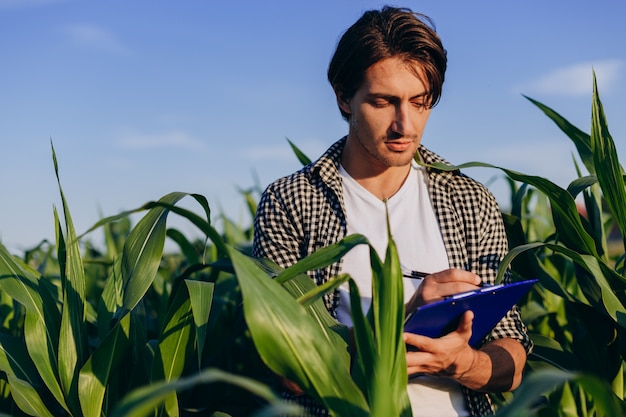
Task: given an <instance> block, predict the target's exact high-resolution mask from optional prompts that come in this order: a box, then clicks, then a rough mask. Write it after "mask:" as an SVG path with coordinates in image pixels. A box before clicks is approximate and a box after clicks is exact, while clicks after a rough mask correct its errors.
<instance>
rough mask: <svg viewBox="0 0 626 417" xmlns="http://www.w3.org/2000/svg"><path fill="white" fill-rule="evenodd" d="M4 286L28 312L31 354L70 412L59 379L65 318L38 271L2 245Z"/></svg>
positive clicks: (0, 271) (0, 277)
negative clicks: (62, 329) (60, 345)
mask: <svg viewBox="0 0 626 417" xmlns="http://www.w3.org/2000/svg"><path fill="white" fill-rule="evenodd" d="M0 284H1V287H2V290H3V291H5V292H6V293H7V294H9V295H10V296H11V297H12V298H14V299H15V300H17V301H18V302H19V303H21V304H22V305H23V306H24V307H25V309H26V318H25V321H24V338H25V341H26V347H27V349H28V354H29V356H30V358H31V359H32V362H33V363H34V364H35V367H36V368H37V371H38V372H39V375H40V376H41V379H42V380H43V381H44V383H45V385H46V387H47V388H48V389H49V390H50V392H51V393H52V395H53V396H54V398H55V399H56V400H57V401H58V402H59V404H61V405H62V406H63V408H65V409H66V411H69V410H68V407H67V404H66V401H65V395H64V394H63V390H62V389H61V386H60V384H59V380H58V379H57V375H58V371H57V363H58V358H57V348H58V343H59V336H58V335H59V330H60V329H59V323H60V322H61V315H60V312H59V310H58V309H57V303H56V300H55V299H54V297H53V296H52V294H51V292H50V291H49V289H48V288H47V287H46V284H45V281H43V280H42V279H40V278H39V277H38V275H37V273H36V272H35V271H33V270H32V269H31V268H29V267H28V266H26V265H24V264H22V263H19V262H18V261H17V260H16V259H15V258H14V257H13V256H11V255H10V254H9V252H8V251H7V249H6V247H4V246H3V245H2V244H0Z"/></svg>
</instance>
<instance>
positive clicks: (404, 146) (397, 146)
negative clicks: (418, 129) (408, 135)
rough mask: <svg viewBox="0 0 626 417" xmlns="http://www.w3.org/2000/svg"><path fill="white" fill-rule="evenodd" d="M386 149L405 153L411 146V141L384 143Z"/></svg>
mask: <svg viewBox="0 0 626 417" xmlns="http://www.w3.org/2000/svg"><path fill="white" fill-rule="evenodd" d="M385 144H386V145H387V148H388V149H390V150H392V151H394V152H406V151H407V150H409V149H411V148H412V146H413V141H410V140H408V141H405V140H392V141H387V142H385Z"/></svg>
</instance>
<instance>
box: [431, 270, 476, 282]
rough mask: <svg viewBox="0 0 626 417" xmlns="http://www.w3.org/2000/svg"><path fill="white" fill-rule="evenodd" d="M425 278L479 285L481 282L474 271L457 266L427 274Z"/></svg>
mask: <svg viewBox="0 0 626 417" xmlns="http://www.w3.org/2000/svg"><path fill="white" fill-rule="evenodd" d="M426 278H427V279H428V278H430V279H432V280H434V281H435V282H437V283H440V284H443V283H449V282H458V283H466V284H471V285H479V284H480V283H481V282H482V280H481V279H480V277H479V276H478V275H476V274H475V273H473V272H470V271H465V270H462V269H457V268H450V269H446V270H444V271H441V272H437V273H434V274H432V275H429V276H427V277H426Z"/></svg>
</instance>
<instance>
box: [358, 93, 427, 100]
mask: <svg viewBox="0 0 626 417" xmlns="http://www.w3.org/2000/svg"><path fill="white" fill-rule="evenodd" d="M428 96H430V91H424V92H423V93H419V94H416V95H414V96H413V97H410V98H409V100H415V99H417V98H424V97H426V98H427V97H428ZM366 97H368V98H384V99H395V98H398V97H397V96H394V95H392V94H384V93H369V94H367V96H366Z"/></svg>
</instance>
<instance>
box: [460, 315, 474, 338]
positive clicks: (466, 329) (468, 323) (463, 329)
mask: <svg viewBox="0 0 626 417" xmlns="http://www.w3.org/2000/svg"><path fill="white" fill-rule="evenodd" d="M473 321H474V312H473V311H472V310H467V311H466V312H465V313H463V315H462V316H461V319H460V320H459V325H458V326H457V328H456V331H457V332H458V333H461V334H463V335H464V336H467V339H468V340H469V338H470V337H471V336H472V322H473Z"/></svg>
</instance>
